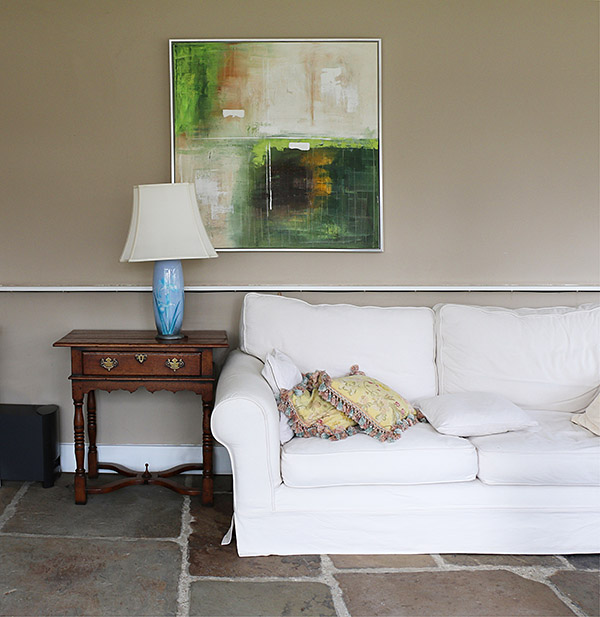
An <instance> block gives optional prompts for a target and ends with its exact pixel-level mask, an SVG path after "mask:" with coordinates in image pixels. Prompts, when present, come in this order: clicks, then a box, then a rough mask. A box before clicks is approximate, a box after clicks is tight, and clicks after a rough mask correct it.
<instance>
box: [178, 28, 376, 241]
mask: <svg viewBox="0 0 600 617" xmlns="http://www.w3.org/2000/svg"><path fill="white" fill-rule="evenodd" d="M196 42H198V43H200V42H202V43H328V42H333V43H377V99H378V101H377V116H378V117H377V123H378V127H377V131H378V136H377V137H378V141H379V248H376V249H318V248H316V249H294V248H257V249H253V248H216V247H215V250H216V251H217V252H218V253H240V252H244V253H246V252H252V253H281V252H288V253H383V250H384V247H383V130H382V128H383V124H382V118H381V115H382V108H383V105H382V98H381V74H382V70H381V38H327V39H189V38H186V39H169V108H170V117H169V130H170V132H171V182H175V130H174V126H175V124H174V115H173V107H174V101H173V98H174V92H173V86H174V82H173V43H196Z"/></svg>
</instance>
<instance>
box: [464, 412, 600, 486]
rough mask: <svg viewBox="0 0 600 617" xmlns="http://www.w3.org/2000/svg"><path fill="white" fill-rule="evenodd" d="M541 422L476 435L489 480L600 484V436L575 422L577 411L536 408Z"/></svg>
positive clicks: (482, 467) (483, 477)
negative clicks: (572, 419) (533, 425)
mask: <svg viewBox="0 0 600 617" xmlns="http://www.w3.org/2000/svg"><path fill="white" fill-rule="evenodd" d="M530 415H531V416H532V417H533V418H534V419H535V420H537V422H538V426H536V427H533V428H529V429H526V430H523V431H514V432H511V433H502V434H499V435H486V436H482V437H471V438H469V441H470V442H471V443H472V444H473V445H474V446H475V447H476V448H477V454H478V457H479V473H478V474H477V475H478V477H479V479H480V480H481V481H482V482H484V483H485V484H514V485H536V486H537V485H554V486H557V485H562V486H569V485H571V486H587V485H598V484H600V437H596V436H595V435H593V434H592V433H590V432H589V431H587V430H586V429H584V428H582V427H580V426H577V425H576V424H573V423H572V422H571V414H565V413H562V412H556V411H555V412H551V411H531V412H530Z"/></svg>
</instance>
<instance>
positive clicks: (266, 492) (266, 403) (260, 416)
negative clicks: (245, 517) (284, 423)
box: [211, 350, 281, 512]
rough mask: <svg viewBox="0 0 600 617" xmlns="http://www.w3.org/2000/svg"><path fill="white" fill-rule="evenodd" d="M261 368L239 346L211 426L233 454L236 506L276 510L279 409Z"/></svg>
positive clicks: (225, 373)
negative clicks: (274, 492)
mask: <svg viewBox="0 0 600 617" xmlns="http://www.w3.org/2000/svg"><path fill="white" fill-rule="evenodd" d="M262 368H263V363H262V362H261V361H260V360H257V359H256V358H254V357H253V356H249V355H248V354H245V353H243V352H241V351H239V350H235V351H233V352H231V353H230V354H229V356H228V357H227V360H226V362H225V365H224V366H223V370H222V371H221V376H220V377H219V382H218V384H217V391H216V397H215V407H214V410H213V413H212V421H211V427H212V432H213V435H214V436H215V438H216V439H217V440H218V441H219V442H220V443H222V444H223V445H224V446H225V448H227V452H228V453H229V456H230V458H231V465H232V469H233V481H234V489H235V490H234V498H235V509H236V511H237V512H242V511H244V512H248V511H256V510H269V511H271V510H272V509H273V489H274V488H275V487H277V486H279V485H280V484H281V471H280V442H279V412H278V410H277V404H276V402H275V397H274V396H273V392H272V391H271V388H270V387H269V385H268V384H267V382H266V381H265V379H264V378H263V377H262V375H261V371H262Z"/></svg>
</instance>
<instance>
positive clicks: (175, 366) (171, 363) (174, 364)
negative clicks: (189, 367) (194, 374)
mask: <svg viewBox="0 0 600 617" xmlns="http://www.w3.org/2000/svg"><path fill="white" fill-rule="evenodd" d="M165 366H166V367H167V368H170V369H171V370H172V371H173V372H175V371H178V370H179V369H180V368H182V367H184V366H185V362H184V361H183V360H182V359H181V358H169V359H168V360H167V361H166V362H165Z"/></svg>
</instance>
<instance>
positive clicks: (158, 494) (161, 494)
mask: <svg viewBox="0 0 600 617" xmlns="http://www.w3.org/2000/svg"><path fill="white" fill-rule="evenodd" d="M106 477H108V478H109V479H114V478H116V476H112V478H110V477H109V476H106ZM182 504H183V497H182V496H181V495H178V494H177V493H174V492H173V491H170V490H168V489H165V488H162V487H157V486H130V487H127V488H123V489H120V490H118V491H115V492H113V493H106V494H104V495H89V496H88V502H87V504H86V505H76V504H75V501H74V493H73V475H72V474H63V475H62V476H61V478H59V480H58V481H57V483H56V484H55V485H54V486H53V487H52V488H42V487H41V485H35V484H32V485H31V486H30V487H29V488H28V490H27V492H26V493H25V495H24V496H23V498H22V499H21V500H20V501H19V503H18V504H17V509H16V512H15V514H14V516H12V518H11V519H10V520H9V521H8V522H7V523H6V525H5V526H4V528H3V529H2V531H3V532H6V533H28V534H29V533H31V534H44V535H56V536H86V537H89V536H96V537H133V538H175V537H177V536H179V532H180V529H181V506H182Z"/></svg>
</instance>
